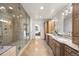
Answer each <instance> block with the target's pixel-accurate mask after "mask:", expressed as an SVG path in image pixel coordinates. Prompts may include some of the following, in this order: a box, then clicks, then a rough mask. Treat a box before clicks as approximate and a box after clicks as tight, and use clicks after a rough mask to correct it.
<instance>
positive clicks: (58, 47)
mask: <svg viewBox="0 0 79 59" xmlns="http://www.w3.org/2000/svg"><path fill="white" fill-rule="evenodd" d="M48 44H49V46H50V47H51V49H52V51H53V54H54V55H55V56H63V55H64V50H63V44H61V43H59V42H57V41H55V40H54V39H53V38H52V37H50V36H49V41H48Z"/></svg>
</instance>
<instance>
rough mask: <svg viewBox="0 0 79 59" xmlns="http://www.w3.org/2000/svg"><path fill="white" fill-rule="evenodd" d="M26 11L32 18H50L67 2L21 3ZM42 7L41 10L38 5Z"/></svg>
mask: <svg viewBox="0 0 79 59" xmlns="http://www.w3.org/2000/svg"><path fill="white" fill-rule="evenodd" d="M22 5H23V7H24V9H25V10H26V12H27V13H28V14H29V15H30V17H31V18H32V19H50V18H52V16H54V15H55V14H56V13H57V12H58V11H59V10H61V9H62V8H63V7H64V6H66V5H67V3H22ZM41 6H43V7H44V9H43V10H41V9H40V7H41Z"/></svg>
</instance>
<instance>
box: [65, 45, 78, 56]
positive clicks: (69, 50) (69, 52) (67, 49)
mask: <svg viewBox="0 0 79 59" xmlns="http://www.w3.org/2000/svg"><path fill="white" fill-rule="evenodd" d="M64 55H65V56H79V52H78V51H76V50H74V49H73V48H71V47H69V46H67V45H64Z"/></svg>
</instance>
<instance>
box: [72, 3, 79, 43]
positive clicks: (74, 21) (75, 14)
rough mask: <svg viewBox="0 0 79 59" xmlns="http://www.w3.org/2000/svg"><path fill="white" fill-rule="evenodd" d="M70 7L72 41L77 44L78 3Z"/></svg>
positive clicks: (78, 26) (78, 27)
mask: <svg viewBox="0 0 79 59" xmlns="http://www.w3.org/2000/svg"><path fill="white" fill-rule="evenodd" d="M72 6H73V10H72V11H73V12H72V41H73V43H75V44H79V3H73V4H72Z"/></svg>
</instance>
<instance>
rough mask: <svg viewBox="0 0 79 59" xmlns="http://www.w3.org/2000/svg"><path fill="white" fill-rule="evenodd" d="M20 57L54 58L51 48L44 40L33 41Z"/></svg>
mask: <svg viewBox="0 0 79 59" xmlns="http://www.w3.org/2000/svg"><path fill="white" fill-rule="evenodd" d="M19 55H22V56H52V55H53V53H52V50H51V48H50V47H49V46H48V45H47V44H46V42H45V41H44V40H42V39H33V40H31V42H30V43H29V45H28V46H27V47H25V49H23V50H22V51H21V53H20V54H19Z"/></svg>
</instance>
